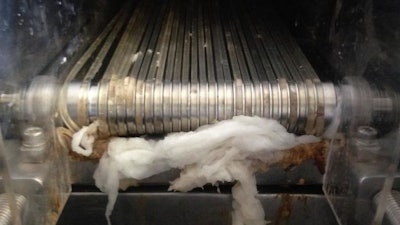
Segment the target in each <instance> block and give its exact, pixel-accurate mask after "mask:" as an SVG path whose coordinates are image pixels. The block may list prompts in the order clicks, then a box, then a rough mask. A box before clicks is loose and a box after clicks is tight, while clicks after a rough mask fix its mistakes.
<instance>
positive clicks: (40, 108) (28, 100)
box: [16, 76, 59, 123]
mask: <svg viewBox="0 0 400 225" xmlns="http://www.w3.org/2000/svg"><path fill="white" fill-rule="evenodd" d="M58 95H59V85H58V81H57V78H56V77H53V76H37V77H35V78H34V79H33V80H32V82H31V83H30V84H29V87H28V88H27V89H26V90H24V91H22V92H21V98H20V99H19V101H20V103H19V105H18V106H19V108H18V109H17V110H16V111H17V113H19V119H21V120H22V119H23V120H28V121H31V122H39V123H40V122H43V121H48V119H49V118H50V117H52V116H53V115H54V113H55V112H56V109H57V108H56V102H57V99H58Z"/></svg>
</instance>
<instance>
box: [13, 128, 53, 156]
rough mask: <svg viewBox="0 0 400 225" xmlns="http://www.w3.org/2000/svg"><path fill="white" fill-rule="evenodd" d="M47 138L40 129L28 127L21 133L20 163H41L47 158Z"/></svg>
mask: <svg viewBox="0 0 400 225" xmlns="http://www.w3.org/2000/svg"><path fill="white" fill-rule="evenodd" d="M48 147H49V138H48V135H47V134H46V133H45V131H44V130H43V128H41V127H28V128H26V129H24V131H23V132H22V145H21V147H20V153H21V161H22V162H24V163H41V162H44V160H45V159H46V157H47V152H48Z"/></svg>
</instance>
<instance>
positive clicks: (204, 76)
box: [61, 0, 337, 136]
mask: <svg viewBox="0 0 400 225" xmlns="http://www.w3.org/2000/svg"><path fill="white" fill-rule="evenodd" d="M222 6H223V7H222ZM128 15H129V16H128ZM275 17H276V16H275V15H274V12H273V11H272V10H271V9H262V10H261V9H259V8H258V7H257V5H256V4H244V3H243V2H240V1H225V0H220V1H150V2H148V1H139V2H138V3H137V5H136V6H135V9H134V11H133V13H132V12H130V11H129V10H125V11H123V12H121V14H120V15H118V16H117V17H116V18H115V19H114V20H113V21H112V22H110V24H114V25H115V26H108V27H107V28H106V29H105V32H103V33H102V34H101V35H100V36H99V38H98V39H96V41H95V42H94V43H93V45H92V46H91V47H90V48H89V50H88V51H87V53H88V54H87V55H93V53H94V52H96V51H95V49H99V50H97V52H101V53H103V54H100V53H98V54H97V55H96V57H95V58H94V60H92V61H90V57H88V56H86V54H85V55H84V56H83V57H82V58H81V60H80V63H79V64H77V65H76V66H75V67H74V68H73V70H72V71H71V72H70V73H69V75H68V77H67V79H66V84H65V86H64V93H63V94H62V99H61V102H63V103H64V102H66V103H67V106H61V115H62V117H63V118H64V121H66V124H67V126H68V127H70V128H72V129H73V130H76V129H78V127H79V126H83V125H87V124H88V123H90V122H91V121H93V120H94V119H101V120H103V121H106V122H107V124H108V126H107V127H102V131H103V133H109V134H110V135H120V136H122V135H132V134H144V133H147V134H151V133H168V132H173V131H188V130H194V129H196V128H197V127H199V126H201V125H204V124H208V123H212V122H214V121H216V120H223V119H229V118H231V117H232V116H235V115H253V116H263V117H270V118H275V119H278V120H279V121H280V122H281V123H282V124H283V125H284V126H286V127H288V128H289V130H291V131H297V132H300V133H301V132H306V133H310V134H321V133H322V130H323V127H324V125H325V124H326V123H329V121H330V119H331V117H332V114H333V109H334V108H335V107H336V104H337V102H336V97H337V96H336V92H335V88H334V87H333V85H332V84H329V83H320V82H319V79H318V76H317V75H316V74H315V72H314V70H313V69H312V67H311V65H310V64H309V63H308V61H307V60H306V59H305V57H304V55H303V54H302V52H301V50H300V49H299V47H298V46H297V45H296V44H295V42H294V40H293V39H292V38H291V36H290V35H289V33H288V32H287V31H286V30H285V29H284V26H282V25H281V24H280V22H279V21H278V20H277V19H276V18H275ZM126 21H128V23H126ZM125 23H126V25H125ZM134 28H135V29H134ZM120 31H121V32H122V34H121V36H120V37H117V36H115V35H113V34H114V33H116V32H120ZM112 43H114V44H115V45H116V47H115V48H110V47H109V46H110V45H111V44H112ZM105 52H109V53H108V54H111V55H112V57H111V58H107V57H105V56H106V54H104V53H105ZM89 53H91V54H89ZM86 64H87V65H89V66H90V69H88V70H86V69H84V68H85V67H84V65H86ZM102 64H103V65H104V66H103V67H104V68H103V69H101V68H100V67H99V66H96V65H102ZM71 81H72V83H70V82H71Z"/></svg>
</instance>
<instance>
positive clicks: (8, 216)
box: [0, 194, 27, 225]
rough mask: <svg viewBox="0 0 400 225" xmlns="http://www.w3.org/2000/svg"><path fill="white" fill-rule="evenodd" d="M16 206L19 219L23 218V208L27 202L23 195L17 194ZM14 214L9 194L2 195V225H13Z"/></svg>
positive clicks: (0, 212) (0, 214)
mask: <svg viewBox="0 0 400 225" xmlns="http://www.w3.org/2000/svg"><path fill="white" fill-rule="evenodd" d="M15 201H16V202H15V204H16V207H17V213H18V215H17V216H19V217H22V214H23V208H24V207H25V205H26V203H27V201H26V198H25V197H24V196H22V195H19V194H15ZM12 224H13V223H12V212H11V209H10V206H9V198H8V196H7V194H0V225H12Z"/></svg>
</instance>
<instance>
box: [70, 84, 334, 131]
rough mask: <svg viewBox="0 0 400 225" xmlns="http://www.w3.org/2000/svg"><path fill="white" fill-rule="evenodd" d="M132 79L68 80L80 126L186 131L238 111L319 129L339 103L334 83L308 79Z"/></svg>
mask: <svg viewBox="0 0 400 225" xmlns="http://www.w3.org/2000/svg"><path fill="white" fill-rule="evenodd" d="M132 79H133V78H130V77H126V78H123V79H118V80H110V82H109V83H98V84H97V85H90V84H81V83H73V84H71V85H70V86H69V89H68V95H67V98H68V102H69V103H68V113H69V115H70V116H71V118H72V119H73V120H74V121H79V122H81V123H80V124H78V125H79V126H83V125H87V124H89V123H90V122H91V121H93V120H95V119H98V118H103V119H104V120H105V121H107V123H108V128H109V130H103V132H109V133H110V134H111V135H120V136H124V135H131V134H145V133H146V134H154V133H169V132H177V131H189V130H194V129H196V128H198V127H199V126H201V125H205V124H209V123H213V122H215V121H219V120H225V119H230V118H232V117H233V116H236V115H247V116H260V117H266V118H273V119H276V120H278V121H280V123H281V124H282V125H284V126H285V127H287V128H288V130H290V131H291V132H296V133H304V132H305V133H308V134H317V135H320V134H321V133H322V132H323V129H324V126H325V124H326V123H329V122H330V121H331V120H332V117H333V114H334V110H335V107H336V104H337V95H336V91H335V87H334V86H333V84H331V83H320V82H312V81H309V80H307V81H306V82H298V83H288V82H287V81H286V80H285V79H281V80H279V81H278V82H275V83H268V82H263V83H258V84H254V83H243V82H242V81H240V80H236V81H233V82H226V83H224V84H222V85H218V84H198V83H197V84H192V83H186V84H182V83H177V84H174V83H161V82H158V81H157V80H155V81H152V82H151V81H146V82H143V81H137V80H136V81H133V80H132ZM133 83H136V85H132V84H133ZM82 85H88V87H85V88H83V87H82ZM221 89H222V91H220V90H221ZM101 93H104V94H103V95H101V97H100V94H101ZM128 99H129V100H131V102H127V100H128ZM215 103H218V104H220V105H215ZM129 107H133V108H129ZM82 108H85V109H86V110H85V111H82V110H79V109H82Z"/></svg>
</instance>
